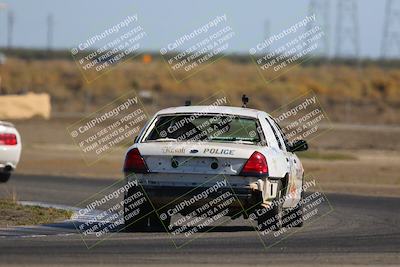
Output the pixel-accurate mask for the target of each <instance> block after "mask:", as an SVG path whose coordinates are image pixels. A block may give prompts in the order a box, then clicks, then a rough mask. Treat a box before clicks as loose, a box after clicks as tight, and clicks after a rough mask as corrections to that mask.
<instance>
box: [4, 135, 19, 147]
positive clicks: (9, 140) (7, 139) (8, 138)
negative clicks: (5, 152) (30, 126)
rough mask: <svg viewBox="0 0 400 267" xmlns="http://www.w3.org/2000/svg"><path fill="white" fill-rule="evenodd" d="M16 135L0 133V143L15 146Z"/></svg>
mask: <svg viewBox="0 0 400 267" xmlns="http://www.w3.org/2000/svg"><path fill="white" fill-rule="evenodd" d="M16 144H17V136H16V135H15V134H9V133H0V145H7V146H15V145H16Z"/></svg>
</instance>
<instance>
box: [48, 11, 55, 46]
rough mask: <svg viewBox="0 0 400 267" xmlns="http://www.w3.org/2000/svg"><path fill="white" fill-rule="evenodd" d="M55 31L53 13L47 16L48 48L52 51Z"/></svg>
mask: <svg viewBox="0 0 400 267" xmlns="http://www.w3.org/2000/svg"><path fill="white" fill-rule="evenodd" d="M53 31H54V18H53V14H49V15H48V16H47V50H48V51H51V50H52V48H53Z"/></svg>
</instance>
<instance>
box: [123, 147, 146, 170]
mask: <svg viewBox="0 0 400 267" xmlns="http://www.w3.org/2000/svg"><path fill="white" fill-rule="evenodd" d="M124 172H134V173H147V172H149V169H148V168H147V165H146V162H145V161H144V159H143V157H142V155H140V152H139V149H137V148H134V149H132V150H129V151H128V153H127V154H126V157H125V163H124Z"/></svg>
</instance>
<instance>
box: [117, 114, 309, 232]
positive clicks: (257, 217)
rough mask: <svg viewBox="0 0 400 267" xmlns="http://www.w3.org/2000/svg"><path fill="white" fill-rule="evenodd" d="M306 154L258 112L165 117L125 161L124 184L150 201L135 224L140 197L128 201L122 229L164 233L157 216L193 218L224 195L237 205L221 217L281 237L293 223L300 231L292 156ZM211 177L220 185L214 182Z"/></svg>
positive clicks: (297, 171) (299, 181)
mask: <svg viewBox="0 0 400 267" xmlns="http://www.w3.org/2000/svg"><path fill="white" fill-rule="evenodd" d="M306 149H307V143H306V142H305V141H303V140H298V141H296V142H295V143H289V142H288V141H287V139H286V138H285V136H284V134H283V132H282V130H281V128H280V127H279V125H278V124H277V123H276V122H275V120H274V119H273V118H272V117H271V116H270V115H269V114H267V113H266V112H263V111H259V110H255V109H249V108H243V107H230V106H182V107H173V108H167V109H163V110H161V111H159V112H158V113H156V114H155V115H154V117H153V118H152V119H151V120H150V121H149V122H148V123H147V124H146V126H145V127H144V128H143V129H142V131H141V132H140V134H139V136H138V137H137V138H136V139H135V143H134V144H133V145H132V146H131V147H129V149H128V151H127V153H126V156H125V163H124V173H125V177H126V180H127V182H130V181H133V180H135V181H140V185H141V186H142V189H143V190H144V192H145V195H146V196H147V197H148V199H149V204H148V205H147V207H145V208H143V207H142V208H141V209H140V210H138V211H136V215H137V216H135V217H134V218H133V216H130V213H131V212H133V208H134V207H130V206H129V205H128V204H127V203H129V201H128V200H130V199H132V198H133V196H134V195H135V194H137V191H138V189H137V188H136V189H131V190H129V191H128V192H127V193H126V194H125V200H126V202H125V208H124V211H125V214H124V216H125V225H126V228H127V229H128V230H132V231H135V230H142V229H151V228H159V227H162V226H164V228H165V229H167V227H168V226H169V225H170V224H171V218H170V217H168V216H167V217H165V216H164V218H162V220H160V218H159V214H162V213H164V214H169V215H175V214H178V213H179V214H180V215H181V216H186V215H188V214H192V213H191V212H193V211H195V210H196V209H197V210H198V209H199V208H201V207H205V206H207V205H208V204H207V203H209V202H210V201H212V200H213V199H217V198H218V197H219V196H221V195H222V194H224V192H226V191H229V190H232V191H233V192H234V194H235V197H236V199H237V200H238V201H235V202H232V203H229V204H230V205H229V209H228V211H227V212H225V213H224V216H230V217H231V218H233V219H234V218H237V217H239V216H243V217H244V218H249V217H250V219H253V220H254V221H255V222H256V223H257V224H258V229H259V230H264V229H265V228H272V229H273V230H278V229H281V228H282V227H284V226H285V225H287V223H289V222H293V220H296V223H295V224H294V226H301V225H302V223H303V218H302V205H301V204H302V201H301V200H302V198H303V190H302V185H303V174H304V170H303V166H302V164H301V162H300V160H299V158H298V157H297V156H296V155H295V154H294V152H295V151H302V150H306ZM214 177H223V178H222V179H220V180H219V181H217V182H215V181H216V180H215V179H214ZM213 179H214V180H213ZM209 188H212V189H211V190H209ZM214 189H215V190H214ZM204 190H206V192H207V193H206V194H204V193H201V192H204ZM196 195H197V198H196ZM199 196H200V197H199ZM202 196H204V197H202ZM177 200H179V201H180V203H183V204H179V205H180V206H179V205H177V204H176V203H177ZM183 206H185V209H184V208H183ZM179 207H181V208H179ZM154 210H156V211H157V212H151V211H154ZM294 214H295V216H292V215H294ZM137 218H142V219H140V220H137ZM285 218H290V219H287V220H285Z"/></svg>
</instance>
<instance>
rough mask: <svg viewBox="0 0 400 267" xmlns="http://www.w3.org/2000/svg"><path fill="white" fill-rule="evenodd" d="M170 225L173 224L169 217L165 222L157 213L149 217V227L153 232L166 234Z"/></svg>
mask: <svg viewBox="0 0 400 267" xmlns="http://www.w3.org/2000/svg"><path fill="white" fill-rule="evenodd" d="M162 213H163V212H160V213H159V215H160V214H162ZM170 223H171V217H170V216H167V218H166V219H164V220H163V221H161V219H160V218H159V217H158V215H157V213H156V212H153V213H152V214H150V216H149V225H150V229H151V230H152V231H159V232H165V231H166V229H168V226H169V224H170Z"/></svg>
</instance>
